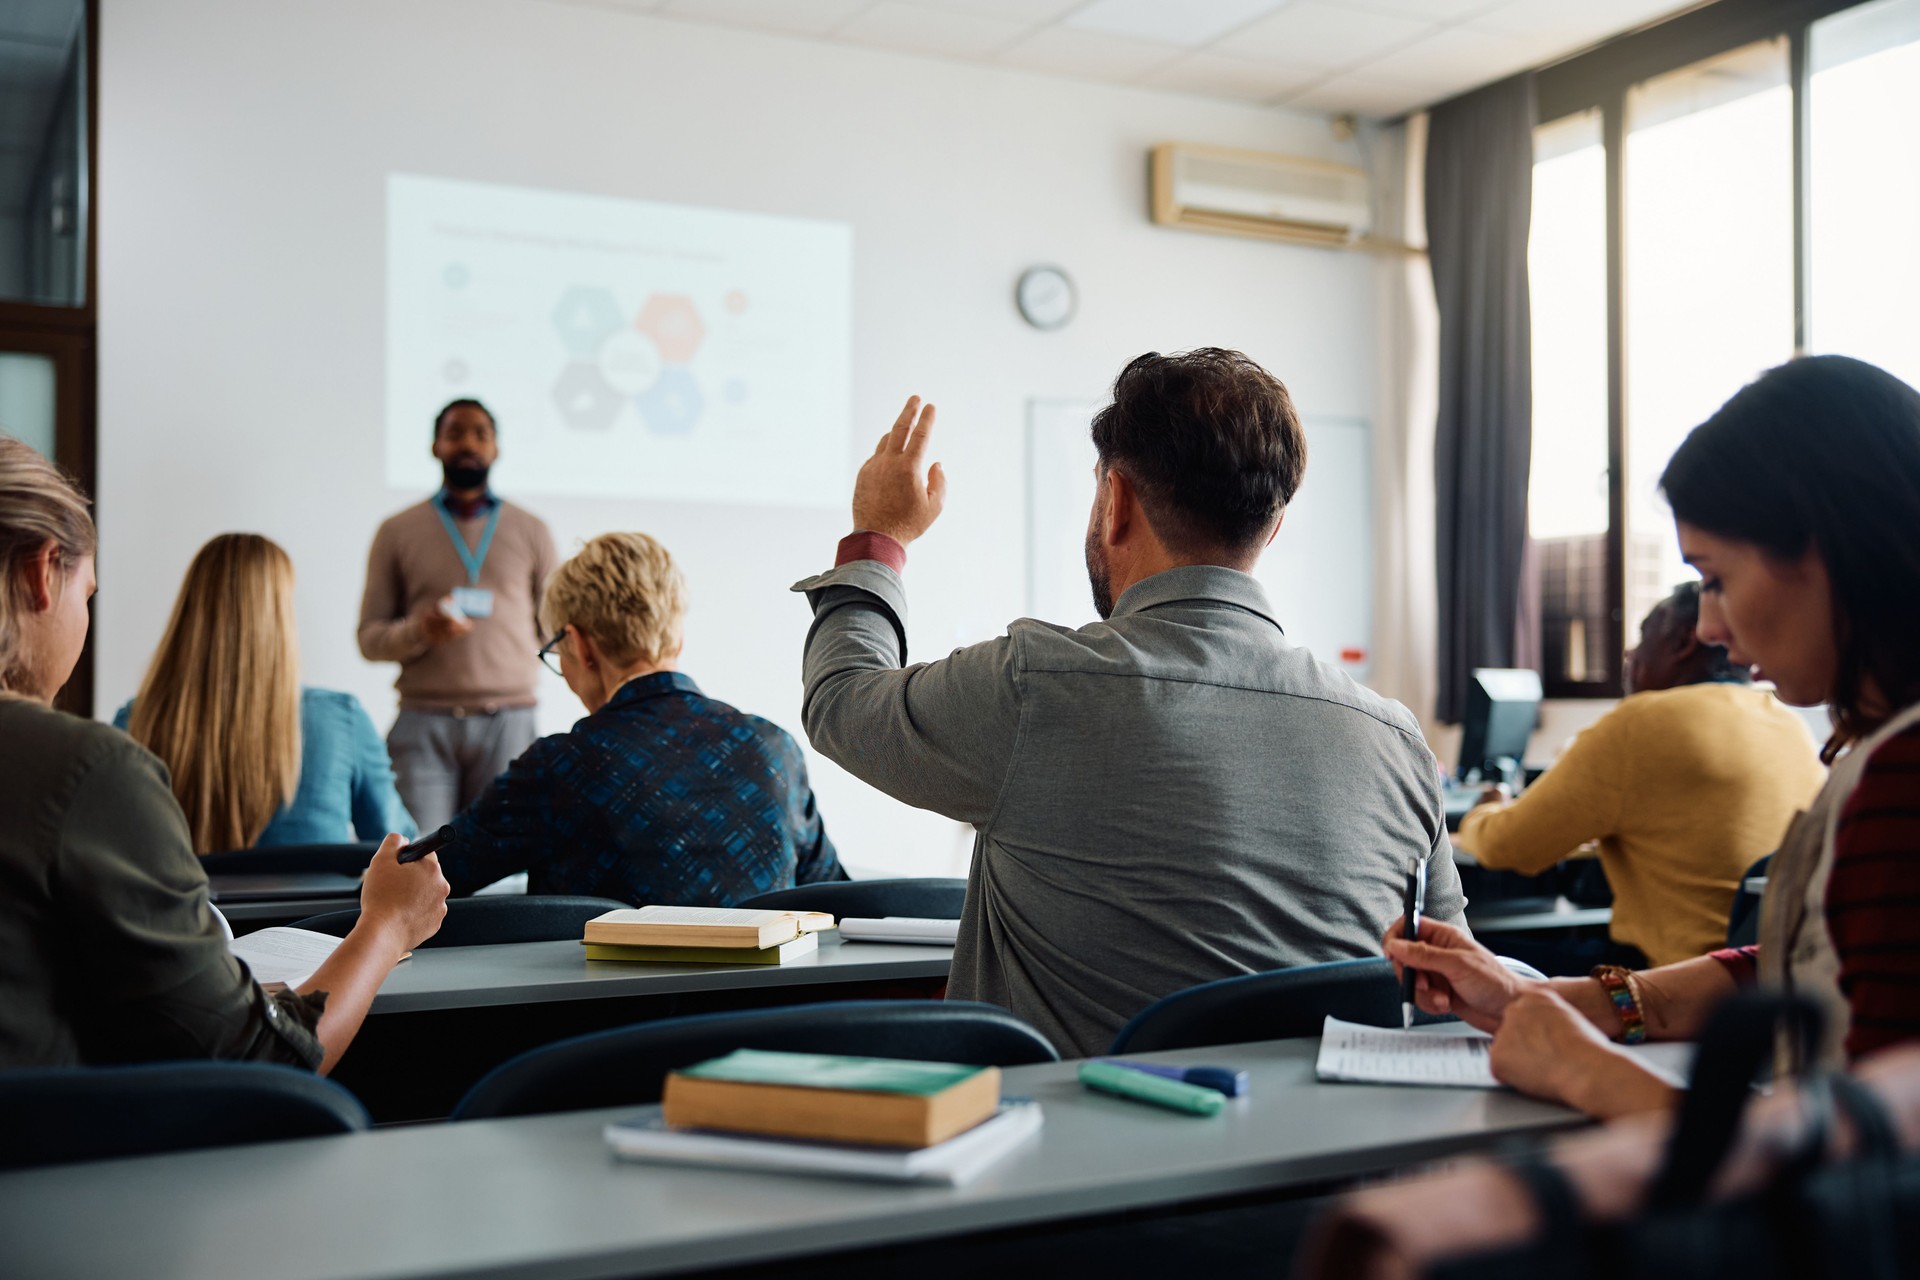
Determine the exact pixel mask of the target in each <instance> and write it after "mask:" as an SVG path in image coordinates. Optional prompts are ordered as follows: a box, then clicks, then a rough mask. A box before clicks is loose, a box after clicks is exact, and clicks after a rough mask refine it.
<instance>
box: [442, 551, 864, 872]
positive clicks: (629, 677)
mask: <svg viewBox="0 0 1920 1280" xmlns="http://www.w3.org/2000/svg"><path fill="white" fill-rule="evenodd" d="M540 619H541V625H542V626H543V627H545V628H546V629H547V630H548V631H549V632H550V633H551V635H552V639H550V640H549V641H548V642H547V644H546V647H545V648H543V649H542V650H541V651H540V657H541V660H542V661H544V662H546V663H548V665H549V666H550V667H551V669H552V670H554V671H555V672H557V673H558V674H559V675H560V676H562V677H563V678H564V679H565V680H566V682H567V686H568V687H569V688H571V689H572V690H573V692H574V693H575V694H576V695H577V696H578V697H579V699H580V701H581V703H582V704H583V705H585V707H586V708H587V712H588V714H587V716H586V718H585V719H583V720H581V721H580V722H579V723H578V724H576V725H574V727H573V729H572V731H571V732H569V733H562V734H555V735H554V736H553V737H550V738H542V739H541V740H540V741H538V742H536V743H534V744H533V746H531V747H530V748H528V749H527V752H526V754H525V755H523V756H521V757H520V758H519V759H518V760H515V761H514V762H513V764H512V765H510V766H509V767H508V768H507V771H506V772H505V773H503V774H501V775H500V776H499V777H498V778H496V779H495V780H494V783H493V785H492V786H491V787H489V788H488V789H487V792H486V794H485V795H483V796H482V797H481V798H480V800H479V802H478V803H476V804H475V805H474V806H473V807H472V808H470V809H468V810H467V811H466V812H465V813H462V814H460V815H459V816H458V817H456V818H455V819H454V820H453V830H454V840H453V843H452V844H451V845H450V846H448V847H447V848H446V849H445V850H444V852H443V855H442V858H443V861H444V862H445V863H446V867H447V877H448V879H449V880H450V881H451V882H452V883H453V885H454V891H455V892H456V893H470V892H472V891H473V890H475V889H478V888H480V887H481V886H483V885H486V884H490V883H492V882H493V881H495V880H498V879H500V878H501V877H503V876H509V875H513V874H515V873H516V872H520V871H525V872H526V873H527V891H528V892H529V893H570V894H586V895H590V896H595V897H602V898H618V899H620V900H622V901H625V902H635V903H647V902H660V903H679V904H685V905H702V906H729V905H731V904H733V903H735V902H739V901H741V900H743V899H745V898H750V897H753V896H754V895H755V894H760V893H766V892H768V891H769V890H772V889H783V888H786V887H787V886H788V885H792V884H795V883H799V884H806V883H810V882H812V881H815V880H838V879H843V878H845V873H844V872H842V871H841V869H840V860H839V858H838V856H837V855H836V854H835V853H834V849H833V842H832V841H830V840H829V839H827V833H826V828H825V826H824V825H823V824H822V823H821V821H820V813H819V809H818V808H817V806H816V805H815V804H814V799H813V788H812V786H811V785H810V784H809V783H808V781H807V766H806V761H805V759H804V758H803V757H802V756H801V754H800V747H799V745H798V744H797V743H795V742H794V740H793V738H792V736H791V735H789V734H788V733H787V732H786V730H784V729H781V728H780V727H779V726H777V725H774V724H771V723H769V722H768V721H766V720H762V719H761V718H760V717H758V716H752V715H747V714H746V713H744V712H741V711H739V710H736V709H735V708H733V707H731V706H728V705H727V704H726V703H724V702H721V701H719V700H718V699H716V698H709V697H708V696H706V694H704V693H702V692H701V691H700V686H699V685H697V684H695V683H694V682H693V681H692V680H690V679H689V678H687V677H686V676H685V675H683V674H681V672H680V671H679V669H678V668H679V665H680V655H681V651H682V649H683V647H684V645H685V638H686V621H687V582H686V579H685V578H684V577H683V576H682V575H681V573H680V568H679V566H678V565H676V564H674V562H673V557H672V556H671V555H669V554H668V553H667V549H666V548H665V547H663V546H661V545H660V543H659V542H658V541H656V540H655V539H653V538H650V537H648V536H647V535H646V534H644V533H606V534H602V535H600V536H599V537H597V538H594V539H592V540H591V541H589V542H588V543H587V544H586V545H585V546H583V547H581V548H580V551H579V553H578V554H577V555H575V556H574V557H573V558H572V559H571V560H569V561H567V562H566V563H565V564H563V565H561V566H560V567H559V568H558V569H556V570H554V573H553V577H552V578H550V579H549V580H548V582H547V588H546V595H545V597H544V598H543V600H542V601H541V605H540Z"/></svg>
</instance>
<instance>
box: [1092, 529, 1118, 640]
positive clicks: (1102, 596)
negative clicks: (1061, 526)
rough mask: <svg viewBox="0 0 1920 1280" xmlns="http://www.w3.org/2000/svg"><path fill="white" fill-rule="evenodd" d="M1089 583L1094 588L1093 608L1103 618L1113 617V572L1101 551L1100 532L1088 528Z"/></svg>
mask: <svg viewBox="0 0 1920 1280" xmlns="http://www.w3.org/2000/svg"><path fill="white" fill-rule="evenodd" d="M1087 583H1088V585H1090V586H1091V587H1092V588H1093V607H1094V611H1095V612H1097V613H1098V614H1099V615H1100V616H1101V618H1103V619H1105V618H1111V617H1112V616H1113V571H1112V570H1111V569H1109V568H1108V567H1107V559H1106V556H1105V555H1103V554H1102V553H1101V550H1100V530H1099V529H1098V528H1097V527H1095V526H1092V525H1089V526H1088V527H1087Z"/></svg>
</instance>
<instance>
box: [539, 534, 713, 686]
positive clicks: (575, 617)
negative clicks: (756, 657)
mask: <svg viewBox="0 0 1920 1280" xmlns="http://www.w3.org/2000/svg"><path fill="white" fill-rule="evenodd" d="M540 619H541V622H542V624H543V625H544V626H545V627H546V629H547V630H548V631H550V632H551V631H559V630H561V629H562V628H565V627H570V626H571V627H577V628H579V629H580V631H581V632H583V633H584V634H585V635H586V636H587V637H588V638H589V639H591V640H592V641H593V642H594V644H595V645H597V646H599V648H600V650H601V652H603V653H605V654H606V655H607V658H608V660H609V661H611V662H617V663H621V664H623V665H624V664H626V663H630V662H639V661H642V660H644V661H647V662H659V661H660V660H661V659H663V658H668V657H671V656H673V655H674V654H676V653H678V652H679V651H680V645H681V642H682V640H683V638H684V637H685V635H686V624H687V580H686V579H685V578H684V577H682V576H681V574H680V566H678V565H676V564H675V563H674V562H673V557H672V556H670V555H668V554H667V549H666V548H665V547H663V546H661V545H660V544H659V543H658V542H657V541H655V540H654V539H652V538H650V537H648V536H647V535H646V534H644V533H603V534H601V535H600V536H599V537H597V538H594V539H592V540H591V541H589V542H588V543H587V544H586V545H585V546H583V547H581V548H580V551H579V554H577V555H575V556H574V557H573V559H571V560H569V561H567V562H566V563H565V564H563V565H561V566H560V567H559V568H558V569H555V570H554V571H553V576H552V577H551V578H549V579H547V591H546V595H545V596H544V597H543V598H542V599H541V601H540Z"/></svg>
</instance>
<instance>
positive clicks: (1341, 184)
mask: <svg viewBox="0 0 1920 1280" xmlns="http://www.w3.org/2000/svg"><path fill="white" fill-rule="evenodd" d="M1148 168H1149V172H1150V174H1151V176H1152V187H1153V220H1154V221H1155V222H1157V223H1159V224H1160V225H1161V226H1163V227H1186V228H1189V229H1190V230H1194V231H1214V232H1219V233H1220V234H1222V235H1235V236H1256V237H1258V238H1260V239H1263V240H1285V241H1289V242H1291V243H1294V244H1317V245H1327V246H1330V247H1334V248H1345V247H1353V248H1361V247H1368V248H1370V247H1373V245H1372V243H1371V242H1370V241H1368V238H1367V236H1368V232H1369V231H1370V230H1371V228H1372V223H1373V205H1372V199H1371V191H1370V190H1369V186H1368V182H1367V175H1366V171H1365V170H1363V169H1357V168H1355V167H1353V166H1352V165H1344V164H1334V163H1332V162H1330V161H1326V160H1307V159H1303V158H1301V157H1298V156H1282V155H1273V154H1271V153H1269V152H1265V151H1238V150H1234V149H1232V148H1229V147H1208V146H1202V145H1200V144H1198V143H1191V142H1167V143H1162V144H1161V145H1160V146H1157V147H1155V148H1154V149H1153V152H1152V160H1151V162H1150V164H1149V166H1148Z"/></svg>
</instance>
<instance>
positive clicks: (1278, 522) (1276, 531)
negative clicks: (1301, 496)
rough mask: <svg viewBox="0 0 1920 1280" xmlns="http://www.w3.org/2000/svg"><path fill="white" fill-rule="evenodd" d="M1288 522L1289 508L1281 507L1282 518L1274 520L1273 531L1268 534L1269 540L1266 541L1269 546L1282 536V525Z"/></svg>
mask: <svg viewBox="0 0 1920 1280" xmlns="http://www.w3.org/2000/svg"><path fill="white" fill-rule="evenodd" d="M1286 522H1287V509H1286V508H1285V507H1282V508H1280V518H1279V519H1278V520H1275V521H1274V522H1273V532H1272V533H1269V534H1268V535H1267V542H1266V545H1267V546H1269V547H1270V546H1272V545H1273V540H1274V539H1275V538H1277V537H1279V536H1280V526H1281V525H1283V524H1285V523H1286Z"/></svg>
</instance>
